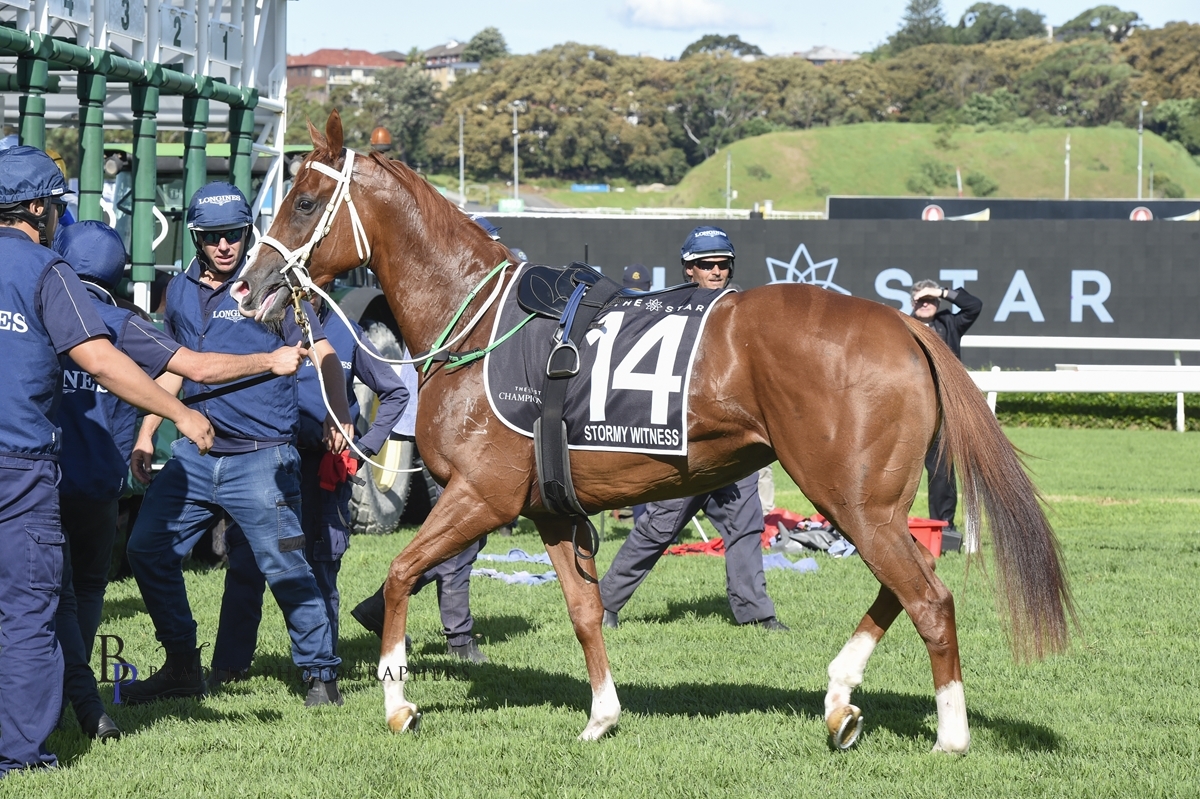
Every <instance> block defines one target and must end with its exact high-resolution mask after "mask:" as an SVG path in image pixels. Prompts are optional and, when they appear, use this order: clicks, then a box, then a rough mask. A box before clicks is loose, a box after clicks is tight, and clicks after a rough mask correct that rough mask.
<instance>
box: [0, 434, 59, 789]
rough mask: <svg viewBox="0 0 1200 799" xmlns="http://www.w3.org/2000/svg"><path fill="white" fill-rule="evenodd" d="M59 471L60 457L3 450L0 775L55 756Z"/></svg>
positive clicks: (42, 763) (47, 763) (52, 761)
mask: <svg viewBox="0 0 1200 799" xmlns="http://www.w3.org/2000/svg"><path fill="white" fill-rule="evenodd" d="M58 477H59V472H58V464H57V463H56V462H54V461H50V460H36V459H32V458H16V457H9V456H6V455H0V777H3V776H4V775H5V774H7V773H8V772H9V771H11V770H14V769H20V768H25V767H26V766H52V765H54V764H55V763H56V762H57V759H56V758H55V757H54V755H53V754H51V753H50V752H49V751H48V750H47V749H46V739H47V738H49V737H50V732H51V731H52V730H53V729H54V725H55V724H57V723H58V712H59V709H60V708H61V707H62V687H63V658H62V651H61V649H60V648H59V645H58V640H57V638H55V635H54V613H55V611H56V610H57V608H58V592H59V588H60V586H61V585H62V569H63V534H62V527H61V526H60V524H59V519H58Z"/></svg>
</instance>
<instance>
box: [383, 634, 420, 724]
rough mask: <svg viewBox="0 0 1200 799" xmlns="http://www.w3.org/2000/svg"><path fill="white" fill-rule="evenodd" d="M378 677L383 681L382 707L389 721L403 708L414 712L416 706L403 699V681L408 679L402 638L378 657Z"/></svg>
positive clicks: (406, 658) (406, 659)
mask: <svg viewBox="0 0 1200 799" xmlns="http://www.w3.org/2000/svg"><path fill="white" fill-rule="evenodd" d="M378 674H379V679H380V680H381V681H382V682H383V709H384V714H385V716H384V717H385V718H386V719H387V720H388V722H389V723H390V722H391V720H392V718H393V717H394V716H395V715H396V714H397V713H398V712H400V710H401V709H403V708H408V709H409V710H410V711H411V712H412V713H414V714H415V713H416V711H417V706H416V705H414V704H413V703H411V702H407V701H405V699H404V683H405V681H406V680H407V679H408V657H407V653H406V652H405V651H404V639H403V638H401V639H400V642H399V643H398V644H396V645H395V646H393V647H392V649H391V651H389V652H387V653H386V654H384V655H383V656H382V657H381V658H380V659H379V672H378Z"/></svg>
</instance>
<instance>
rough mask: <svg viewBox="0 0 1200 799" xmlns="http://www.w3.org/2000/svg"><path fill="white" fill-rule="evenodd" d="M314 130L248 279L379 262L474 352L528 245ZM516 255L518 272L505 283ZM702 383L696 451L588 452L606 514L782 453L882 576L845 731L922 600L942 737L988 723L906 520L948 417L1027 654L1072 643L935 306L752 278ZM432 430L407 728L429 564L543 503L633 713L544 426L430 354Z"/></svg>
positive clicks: (717, 323)
mask: <svg viewBox="0 0 1200 799" xmlns="http://www.w3.org/2000/svg"><path fill="white" fill-rule="evenodd" d="M309 129H310V133H311V135H312V139H313V145H314V148H315V149H314V150H313V152H312V153H311V154H310V155H309V156H308V157H307V159H306V160H305V162H304V165H303V166H302V167H301V169H300V171H299V174H298V175H297V176H296V180H295V184H294V186H293V187H292V189H291V191H290V192H289V193H288V195H287V197H286V198H285V199H284V200H283V202H282V203H281V204H280V206H279V211H278V214H277V216H276V218H275V221H274V224H273V225H272V226H271V230H270V232H269V235H268V236H267V237H266V238H265V240H266V241H267V243H268V244H269V245H270V246H269V247H266V246H264V247H262V248H260V251H259V253H258V255H257V257H256V259H255V261H254V262H253V263H252V264H251V265H250V266H249V267H248V268H247V269H246V270H245V272H244V273H243V275H242V276H241V280H240V282H239V283H238V285H236V286H234V293H235V296H237V297H238V298H239V300H240V303H241V310H242V313H244V314H245V315H247V316H252V317H255V318H257V319H259V320H260V321H262V322H264V323H266V324H278V323H279V322H280V320H281V319H282V318H283V314H284V313H290V312H291V309H290V304H289V299H290V297H291V295H292V294H293V288H294V287H295V286H294V284H295V282H296V281H297V280H299V281H300V284H301V285H303V283H304V280H305V279H306V278H307V277H308V275H311V279H312V281H314V282H315V284H317V285H327V284H328V283H329V281H331V280H332V279H333V278H334V276H335V275H337V274H339V273H341V272H345V271H346V270H349V269H351V268H353V267H356V266H359V265H360V263H362V262H364V261H369V266H370V268H371V269H372V270H374V272H375V274H376V276H377V277H378V279H379V282H380V284H381V286H382V287H383V291H384V292H385V294H386V296H387V298H388V302H389V304H390V306H391V309H392V312H393V313H394V314H395V318H396V321H397V323H398V324H399V327H400V330H401V332H402V334H403V336H404V340H405V341H406V342H407V344H408V347H409V349H410V350H411V351H412V352H413V353H424V352H428V351H429V350H431V349H434V348H435V347H438V346H439V345H440V344H441V339H439V338H438V334H439V333H440V332H441V331H442V330H443V329H444V328H445V327H446V325H447V323H448V322H450V320H451V319H453V318H454V313H455V310H456V309H458V308H459V307H460V306H462V305H463V304H464V302H465V306H464V308H465V312H464V313H462V314H461V316H460V317H459V321H457V322H456V324H455V326H454V330H455V332H456V339H457V340H453V339H452V343H454V346H455V349H456V350H459V351H462V350H467V349H471V348H480V347H485V346H486V345H487V344H488V339H489V335H490V333H489V331H490V330H491V329H492V318H493V316H494V314H495V313H497V312H498V311H497V308H496V307H495V306H494V305H488V297H489V296H491V291H492V285H486V286H485V287H484V288H483V290H479V289H480V284H481V281H483V280H484V277H485V276H486V275H488V274H489V273H490V272H493V271H494V270H495V269H496V267H497V266H498V265H500V264H502V262H504V261H505V260H506V259H508V258H509V257H510V253H509V251H508V250H507V249H506V248H505V247H504V245H503V244H499V243H497V242H494V241H492V240H491V239H490V238H488V236H487V235H486V234H485V233H484V232H483V231H482V230H481V229H480V228H479V227H477V226H476V225H475V224H474V223H473V222H472V221H471V220H470V219H469V218H468V217H467V216H465V215H464V214H463V213H462V212H461V211H460V210H459V209H458V208H456V207H455V206H454V205H452V204H451V203H450V202H449V201H448V200H446V199H445V198H443V197H441V196H440V195H439V194H438V193H437V191H435V190H434V188H433V187H432V186H431V185H430V184H429V183H427V182H426V181H425V180H424V179H423V178H422V177H420V176H419V175H417V174H416V173H414V172H413V171H411V170H410V169H408V168H407V167H406V166H404V165H403V164H401V163H398V162H395V161H389V160H387V159H386V158H385V157H383V156H381V155H380V154H378V153H371V154H370V155H368V156H358V157H357V158H356V156H357V154H356V153H354V152H352V151H350V150H345V149H343V138H342V127H341V120H340V118H339V117H338V116H337V114H336V112H335V113H334V114H332V115H331V116H330V117H329V120H328V123H327V125H326V131H325V135H324V136H322V135H321V134H320V133H319V132H318V131H317V130H316V129H315V128H314V127H312V125H311V124H310V125H309ZM343 205H345V206H346V208H345V209H344V210H343V209H342V206H343ZM306 261H307V270H308V271H307V272H305V271H304V268H305V262H306ZM515 271H516V268H515V267H508V268H503V269H500V270H499V271H497V272H496V278H495V281H497V282H496V287H497V289H498V286H499V285H502V284H504V283H505V282H506V281H508V280H509V279H511V278H512V276H513V274H515ZM285 273H286V274H287V277H286V279H285ZM295 288H296V290H297V291H299V288H298V287H295ZM475 291H478V294H475V293H474V292H475ZM768 319H770V320H779V319H787V320H790V322H791V323H790V324H788V325H780V324H777V323H767V322H765V321H763V320H768ZM797 374H803V375H805V378H806V380H805V383H806V385H807V386H808V388H807V389H806V390H805V391H803V392H799V393H798V392H796V391H793V390H791V389H793V388H794V383H793V381H794V377H795V375H797ZM688 400H689V413H688V419H687V431H688V449H687V455H686V456H676V457H656V456H651V455H641V454H627V453H602V452H592V451H578V452H574V453H573V454H572V458H571V477H572V481H573V483H574V486H575V491H576V493H577V495H578V497H579V501H580V502H581V503H582V505H583V507H584V508H585V509H586V510H587V511H588V512H589V513H594V512H598V511H600V510H603V509H608V508H616V507H622V506H627V505H632V504H634V503H639V502H647V501H653V500H662V499H668V498H672V497H679V496H685V495H694V494H700V493H703V492H706V491H711V490H714V489H717V488H720V487H722V486H726V485H728V484H730V483H731V482H734V481H735V480H737V479H739V478H741V477H744V476H745V475H747V474H749V473H751V472H752V471H754V470H756V469H759V468H761V467H763V466H766V465H768V464H770V463H771V462H772V461H774V460H776V459H778V460H779V462H780V463H781V464H782V466H783V468H784V469H785V470H787V473H788V474H789V475H790V476H791V477H792V479H793V480H795V481H796V484H797V485H798V486H799V487H800V489H801V490H802V491H803V492H804V495H805V496H806V497H808V498H809V499H810V500H811V501H812V503H813V505H814V506H815V507H816V508H817V509H818V510H820V512H821V513H822V514H824V515H825V516H826V517H828V518H829V519H831V520H832V521H833V523H834V524H835V525H836V526H837V528H838V529H839V530H840V531H842V532H843V533H844V534H845V536H846V537H847V538H848V539H849V540H850V541H851V542H853V543H854V545H855V546H856V547H857V548H858V551H859V553H860V554H861V555H862V560H863V562H864V563H865V564H866V565H867V568H869V569H870V570H871V572H872V573H873V574H874V575H875V577H876V578H877V579H878V580H879V582H880V589H879V594H878V597H877V598H876V600H875V602H874V604H872V605H871V607H870V609H869V610H868V611H867V613H866V615H865V616H864V617H863V619H862V621H861V622H860V623H859V625H858V628H857V629H856V630H855V631H854V633H853V635H852V636H851V637H850V639H849V641H848V642H847V643H846V645H845V646H844V647H843V648H842V650H841V652H840V653H839V654H838V655H837V657H835V658H834V660H833V661H832V662H831V663H830V665H829V689H828V693H827V695H826V698H825V720H826V724H827V726H828V728H829V731H830V733H831V735H832V736H833V740H834V743H835V744H836V745H838V746H841V747H846V746H849V745H850V744H852V743H853V742H854V740H855V739H856V738H857V736H858V731H859V729H861V724H862V721H861V714H860V712H859V709H858V708H856V707H854V706H853V705H852V704H851V703H850V698H851V692H852V691H853V689H855V688H856V687H858V685H859V684H860V683H861V682H862V677H863V670H864V668H865V666H866V663H867V659H868V658H869V657H870V655H871V652H872V650H873V649H874V648H875V646H876V644H877V643H878V641H879V639H880V638H881V637H882V636H883V634H884V632H885V631H886V630H887V628H888V627H889V625H891V623H892V622H893V621H894V620H895V619H896V617H897V616H898V615H899V614H900V611H901V610H903V611H905V612H907V613H908V616H909V618H911V619H912V622H913V624H914V625H915V626H916V629H917V632H918V633H919V634H920V636H921V638H922V639H923V640H924V641H925V645H926V648H927V649H928V652H929V659H930V662H931V665H932V670H933V683H934V688H935V692H936V704H937V714H938V729H937V744H936V746H935V749H936V750H938V751H944V752H965V751H966V750H967V748H968V746H969V744H970V733H969V731H968V727H967V712H966V703H965V699H964V695H963V686H962V670H961V666H960V661H959V652H958V639H957V632H956V629H955V620H954V600H953V597H952V596H951V594H950V591H948V590H947V589H946V586H945V585H943V584H942V582H941V581H940V580H939V579H938V578H937V576H936V575H935V574H934V570H933V560H932V557H931V556H930V555H929V553H928V552H927V551H926V550H924V549H923V548H922V547H920V546H919V545H918V544H917V543H916V542H915V541H914V540H913V538H912V536H911V535H909V532H908V527H907V524H906V517H907V514H908V510H909V508H910V507H911V505H912V502H913V498H914V496H915V494H916V492H917V486H918V483H919V482H920V479H921V470H922V468H923V462H924V458H925V453H926V451H927V450H928V449H929V447H930V446H931V442H933V441H934V436H935V434H936V433H937V432H938V429H939V425H940V428H941V432H942V441H943V444H944V448H945V450H944V451H945V456H946V457H949V458H951V459H952V461H953V463H954V464H955V465H956V466H957V468H958V473H959V476H960V477H961V479H962V481H963V484H964V492H963V494H964V497H963V498H964V507H965V509H966V513H967V516H968V531H970V530H972V529H974V530H978V529H980V528H979V526H978V525H979V522H980V509H981V508H982V509H983V511H985V513H986V516H987V520H988V522H989V526H990V530H991V535H992V540H993V544H994V552H995V558H996V561H997V565H998V569H997V572H998V576H999V586H1000V596H1001V597H1002V606H1003V609H1004V610H1005V611H1006V613H1005V615H1006V616H1007V619H1008V623H1009V627H1010V632H1011V639H1012V642H1013V645H1014V647H1015V648H1016V650H1017V652H1018V654H1020V653H1026V652H1028V653H1032V654H1034V655H1036V656H1041V655H1043V654H1044V653H1046V652H1050V651H1058V650H1061V649H1063V648H1064V647H1065V646H1066V643H1067V637H1068V627H1069V626H1070V625H1069V623H1068V618H1069V617H1070V616H1071V615H1072V614H1073V611H1072V609H1071V601H1070V596H1069V593H1068V590H1067V586H1066V579H1065V575H1064V573H1063V570H1062V568H1061V567H1060V563H1059V550H1058V544H1057V541H1056V540H1055V537H1054V533H1053V531H1052V530H1051V529H1050V526H1049V524H1048V523H1047V521H1046V518H1045V515H1044V514H1043V511H1042V508H1041V506H1040V505H1039V502H1038V498H1037V494H1036V491H1035V489H1034V487H1033V486H1032V484H1031V483H1030V481H1029V478H1028V477H1027V475H1026V474H1025V471H1024V469H1023V467H1022V465H1021V463H1020V461H1019V459H1018V458H1017V456H1016V453H1015V452H1014V450H1013V448H1012V446H1011V444H1010V443H1009V442H1008V440H1007V439H1006V438H1005V437H1004V434H1003V433H1002V432H1001V430H1000V428H999V426H998V425H997V424H996V421H995V419H994V418H993V416H992V414H991V412H990V411H989V410H988V407H987V404H986V403H985V402H984V399H983V396H982V395H981V394H980V392H979V391H978V389H977V388H976V387H975V385H974V383H973V382H972V381H971V379H970V377H969V375H967V373H966V371H965V370H964V369H963V367H962V365H961V364H960V363H959V362H958V360H957V359H956V358H955V357H954V355H953V354H952V353H951V352H950V350H949V348H947V347H946V345H945V344H943V343H942V341H941V340H940V339H939V338H938V337H937V336H936V335H935V334H934V333H932V332H930V331H929V330H928V329H927V328H926V327H925V326H924V325H922V324H920V323H918V322H916V321H915V320H913V319H911V318H909V317H907V316H904V315H903V314H901V313H899V312H898V311H896V310H895V309H893V308H890V307H888V306H885V305H881V304H879V303H876V302H870V301H867V300H863V299H857V298H854V297H847V296H843V295H841V294H837V293H834V292H830V291H825V290H823V289H820V288H816V287H813V286H806V285H795V284H789V285H770V286H765V287H762V288H755V289H751V290H749V291H745V292H742V293H739V294H735V295H731V296H729V297H727V298H726V299H723V300H722V301H721V302H720V303H718V304H716V305H715V306H714V307H713V309H712V311H711V315H710V317H709V320H708V323H707V326H706V327H705V336H704V337H703V340H702V341H701V342H700V344H699V349H698V351H697V354H696V357H695V363H694V373H693V375H692V378H691V383H690V389H689V397H688ZM417 431H418V432H417V445H418V447H419V448H420V451H421V455H422V457H423V458H424V459H425V463H426V465H427V466H428V467H429V470H430V472H431V473H432V474H433V476H434V477H435V478H436V479H437V481H438V482H439V483H441V484H443V485H444V486H445V493H444V494H443V495H442V498H441V499H440V500H439V501H438V503H437V504H436V505H435V506H434V508H433V511H432V512H431V513H430V514H429V517H428V518H427V519H426V520H425V523H424V524H423V525H421V529H420V531H419V532H418V533H417V535H416V537H415V538H414V539H413V541H412V543H411V544H409V545H408V546H407V547H405V549H404V551H403V552H401V553H400V554H399V555H398V556H397V557H396V559H395V560H393V561H392V565H391V568H390V570H389V572H388V576H387V582H386V586H385V590H384V595H385V598H386V606H387V613H386V623H385V625H384V634H383V644H382V648H381V653H380V660H379V672H378V673H379V679H380V680H381V681H382V683H383V689H384V701H385V710H386V717H387V723H388V725H389V727H390V728H391V729H392V730H394V731H396V732H400V731H403V730H406V729H409V728H410V727H411V725H412V723H413V721H414V719H415V718H417V713H416V705H414V704H412V703H411V702H409V701H408V700H407V699H405V695H404V678H405V677H406V676H407V660H406V652H405V649H404V628H405V623H406V616H407V611H408V601H409V592H410V590H411V589H412V587H413V584H414V583H415V582H416V580H417V578H418V577H420V576H421V574H422V573H424V572H425V571H426V570H427V569H429V568H430V567H432V566H434V565H436V564H438V563H441V562H442V561H445V560H446V559H448V558H450V557H452V556H454V555H455V554H457V553H458V552H461V551H462V550H463V549H464V548H465V547H466V546H467V545H468V544H470V543H471V542H472V541H475V540H477V539H478V538H479V537H481V536H482V535H484V534H485V533H487V532H488V531H489V530H493V529H495V528H496V527H499V526H500V525H502V524H504V523H506V522H508V521H510V520H512V519H514V518H516V517H517V516H518V515H522V516H526V517H528V518H529V519H531V520H532V521H533V522H534V523H535V524H536V525H537V529H538V532H539V533H540V535H541V538H542V541H543V542H544V543H545V545H546V550H547V551H548V552H549V554H550V558H551V560H552V562H553V564H554V567H555V570H556V571H557V573H558V577H559V579H560V580H561V581H562V590H563V595H564V596H565V598H566V603H567V609H568V611H569V613H570V617H571V622H572V624H573V625H574V628H575V634H576V636H577V638H578V639H579V642H580V644H581V645H582V647H583V653H584V659H585V661H586V663H587V671H588V677H589V680H590V682H591V688H592V706H591V715H590V718H589V720H588V723H587V726H586V727H585V728H584V730H583V732H582V734H581V735H580V736H579V737H580V738H581V739H595V738H598V737H600V736H601V735H603V734H604V733H605V732H606V731H607V730H608V729H609V728H610V727H612V726H613V725H614V724H616V723H617V718H618V716H619V714H620V709H621V705H620V702H619V700H618V699H617V692H616V688H615V686H614V684H613V680H612V676H611V674H610V672H609V663H608V655H607V653H606V651H605V647H604V638H603V635H602V632H601V614H602V610H603V609H602V607H601V604H600V593H599V590H598V589H597V586H596V583H595V576H596V575H595V566H594V564H593V562H592V561H590V560H587V559H586V555H587V554H590V553H589V551H588V549H587V548H586V547H585V548H583V549H584V555H585V557H584V558H582V559H580V558H577V557H576V556H575V552H574V551H573V548H572V520H571V519H569V518H565V517H562V516H556V515H553V514H551V513H549V512H548V511H547V510H546V509H545V507H544V506H543V504H542V499H541V497H540V495H539V492H538V482H537V472H536V467H535V462H534V450H533V442H532V441H531V440H530V439H528V438H525V437H523V436H522V435H520V434H518V433H516V432H514V431H512V430H510V429H509V428H507V427H505V426H504V425H503V424H500V423H499V422H498V420H496V419H494V418H493V416H492V412H491V409H490V406H489V404H488V400H487V399H486V397H485V396H484V385H483V368H482V364H481V363H475V364H473V365H469V366H466V367H462V368H458V369H453V370H448V369H446V368H445V365H444V364H440V363H435V364H434V365H433V366H432V367H430V369H429V370H428V372H427V373H426V374H425V375H424V377H423V379H422V382H421V387H420V405H419V408H418V425H417Z"/></svg>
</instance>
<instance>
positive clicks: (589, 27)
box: [287, 0, 1200, 57]
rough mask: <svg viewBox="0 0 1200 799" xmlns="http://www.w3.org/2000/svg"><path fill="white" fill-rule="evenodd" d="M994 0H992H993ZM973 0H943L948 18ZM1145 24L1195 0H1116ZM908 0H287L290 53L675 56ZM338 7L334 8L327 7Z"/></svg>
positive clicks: (862, 38)
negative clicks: (448, 46)
mask: <svg viewBox="0 0 1200 799" xmlns="http://www.w3.org/2000/svg"><path fill="white" fill-rule="evenodd" d="M993 1H995V0H993ZM972 2H973V0H943V2H942V7H943V8H944V9H945V10H946V16H947V18H948V19H949V20H950V21H951V22H952V23H955V22H957V21H958V19H959V18H960V17H961V16H962V13H963V12H964V11H965V10H966V9H967V8H968V7H969V6H970V5H971V4H972ZM1103 2H1109V3H1111V2H1113V0H1043V1H1042V2H1029V3H1020V2H1018V3H1011V2H1010V3H1007V4H1008V5H1010V6H1012V7H1029V8H1033V9H1034V10H1037V11H1040V12H1042V13H1043V14H1045V15H1046V18H1047V20H1048V21H1049V22H1051V23H1052V24H1054V25H1059V24H1061V23H1063V22H1066V21H1067V20H1069V19H1071V18H1073V17H1075V16H1076V15H1078V14H1079V13H1081V12H1082V11H1083V10H1084V9H1086V8H1090V7H1092V6H1095V5H1100V4H1102V3H1103ZM1117 4H1118V5H1119V6H1120V7H1121V8H1129V9H1133V10H1136V11H1138V13H1140V14H1141V15H1142V19H1143V20H1145V21H1146V22H1147V23H1149V24H1150V25H1151V26H1152V27H1160V26H1162V25H1163V24H1164V23H1166V22H1168V21H1171V20H1184V21H1188V22H1200V2H1195V0H1140V1H1139V2H1129V0H1119V2H1118V3H1117ZM905 5H906V0H843V2H828V0H827V1H826V2H812V1H811V0H591V2H571V0H567V1H566V2H564V0H524V1H523V2H501V1H498V0H491V1H490V2H483V0H449V2H432V3H430V2H423V3H413V2H395V0H332V1H331V0H299V1H298V2H289V3H287V9H288V52H289V53H293V54H298V53H308V52H311V51H313V50H317V49H319V48H322V47H349V48H356V49H364V50H370V51H372V52H379V51H381V50H401V51H407V50H408V49H409V48H411V47H414V46H415V47H420V48H422V49H426V48H429V47H432V46H434V45H436V44H442V43H445V42H446V41H447V40H448V39H451V38H457V39H460V40H465V39H469V38H470V37H471V36H472V35H473V34H475V33H476V32H478V31H479V30H480V29H482V28H485V27H487V26H489V25H494V26H495V27H497V28H499V29H500V31H501V33H503V34H504V37H505V39H506V40H507V41H508V46H509V49H510V50H512V51H513V52H515V53H532V52H536V51H538V50H541V49H543V48H545V47H550V46H552V45H555V44H559V43H561V42H567V41H576V42H583V43H586V44H598V45H603V46H605V47H609V48H612V49H615V50H617V51H618V52H620V53H625V54H637V53H644V54H646V55H652V56H656V57H662V56H668V55H670V56H678V55H679V53H680V52H681V51H682V50H683V48H684V47H686V46H687V45H688V44H689V43H690V42H693V41H695V40H696V39H698V38H699V37H700V36H702V35H704V34H706V33H722V34H725V33H736V34H738V35H739V36H741V37H742V39H744V40H745V41H748V42H752V43H754V44H757V45H758V46H759V47H761V48H762V49H763V50H764V51H765V52H767V53H771V54H775V53H791V52H795V51H796V50H804V49H808V48H809V47H813V46H815V45H821V44H824V45H829V46H831V47H837V48H839V49H843V50H851V51H856V50H857V51H861V50H869V49H871V48H872V47H874V46H875V45H876V44H878V43H880V42H882V41H884V40H885V39H886V38H887V36H888V35H889V34H890V33H892V32H894V31H895V30H896V28H897V27H898V25H899V20H900V15H901V13H902V12H903V11H904V7H905ZM334 10H335V11H334Z"/></svg>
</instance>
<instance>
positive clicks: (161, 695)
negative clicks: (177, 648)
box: [121, 649, 204, 705]
mask: <svg viewBox="0 0 1200 799" xmlns="http://www.w3.org/2000/svg"><path fill="white" fill-rule="evenodd" d="M180 696H197V697H199V696H204V674H203V670H202V669H201V668H200V650H199V649H193V650H191V651H190V652H177V653H171V652H168V653H167V662H166V663H164V664H163V667H162V669H160V670H159V671H157V672H155V673H154V674H153V675H151V676H150V677H149V678H148V679H145V680H138V681H136V682H133V683H130V684H129V685H127V686H123V687H122V688H121V699H122V701H124V702H127V703H128V704H131V705H144V704H146V703H147V702H155V701H157V700H159V699H169V698H172V697H180Z"/></svg>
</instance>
